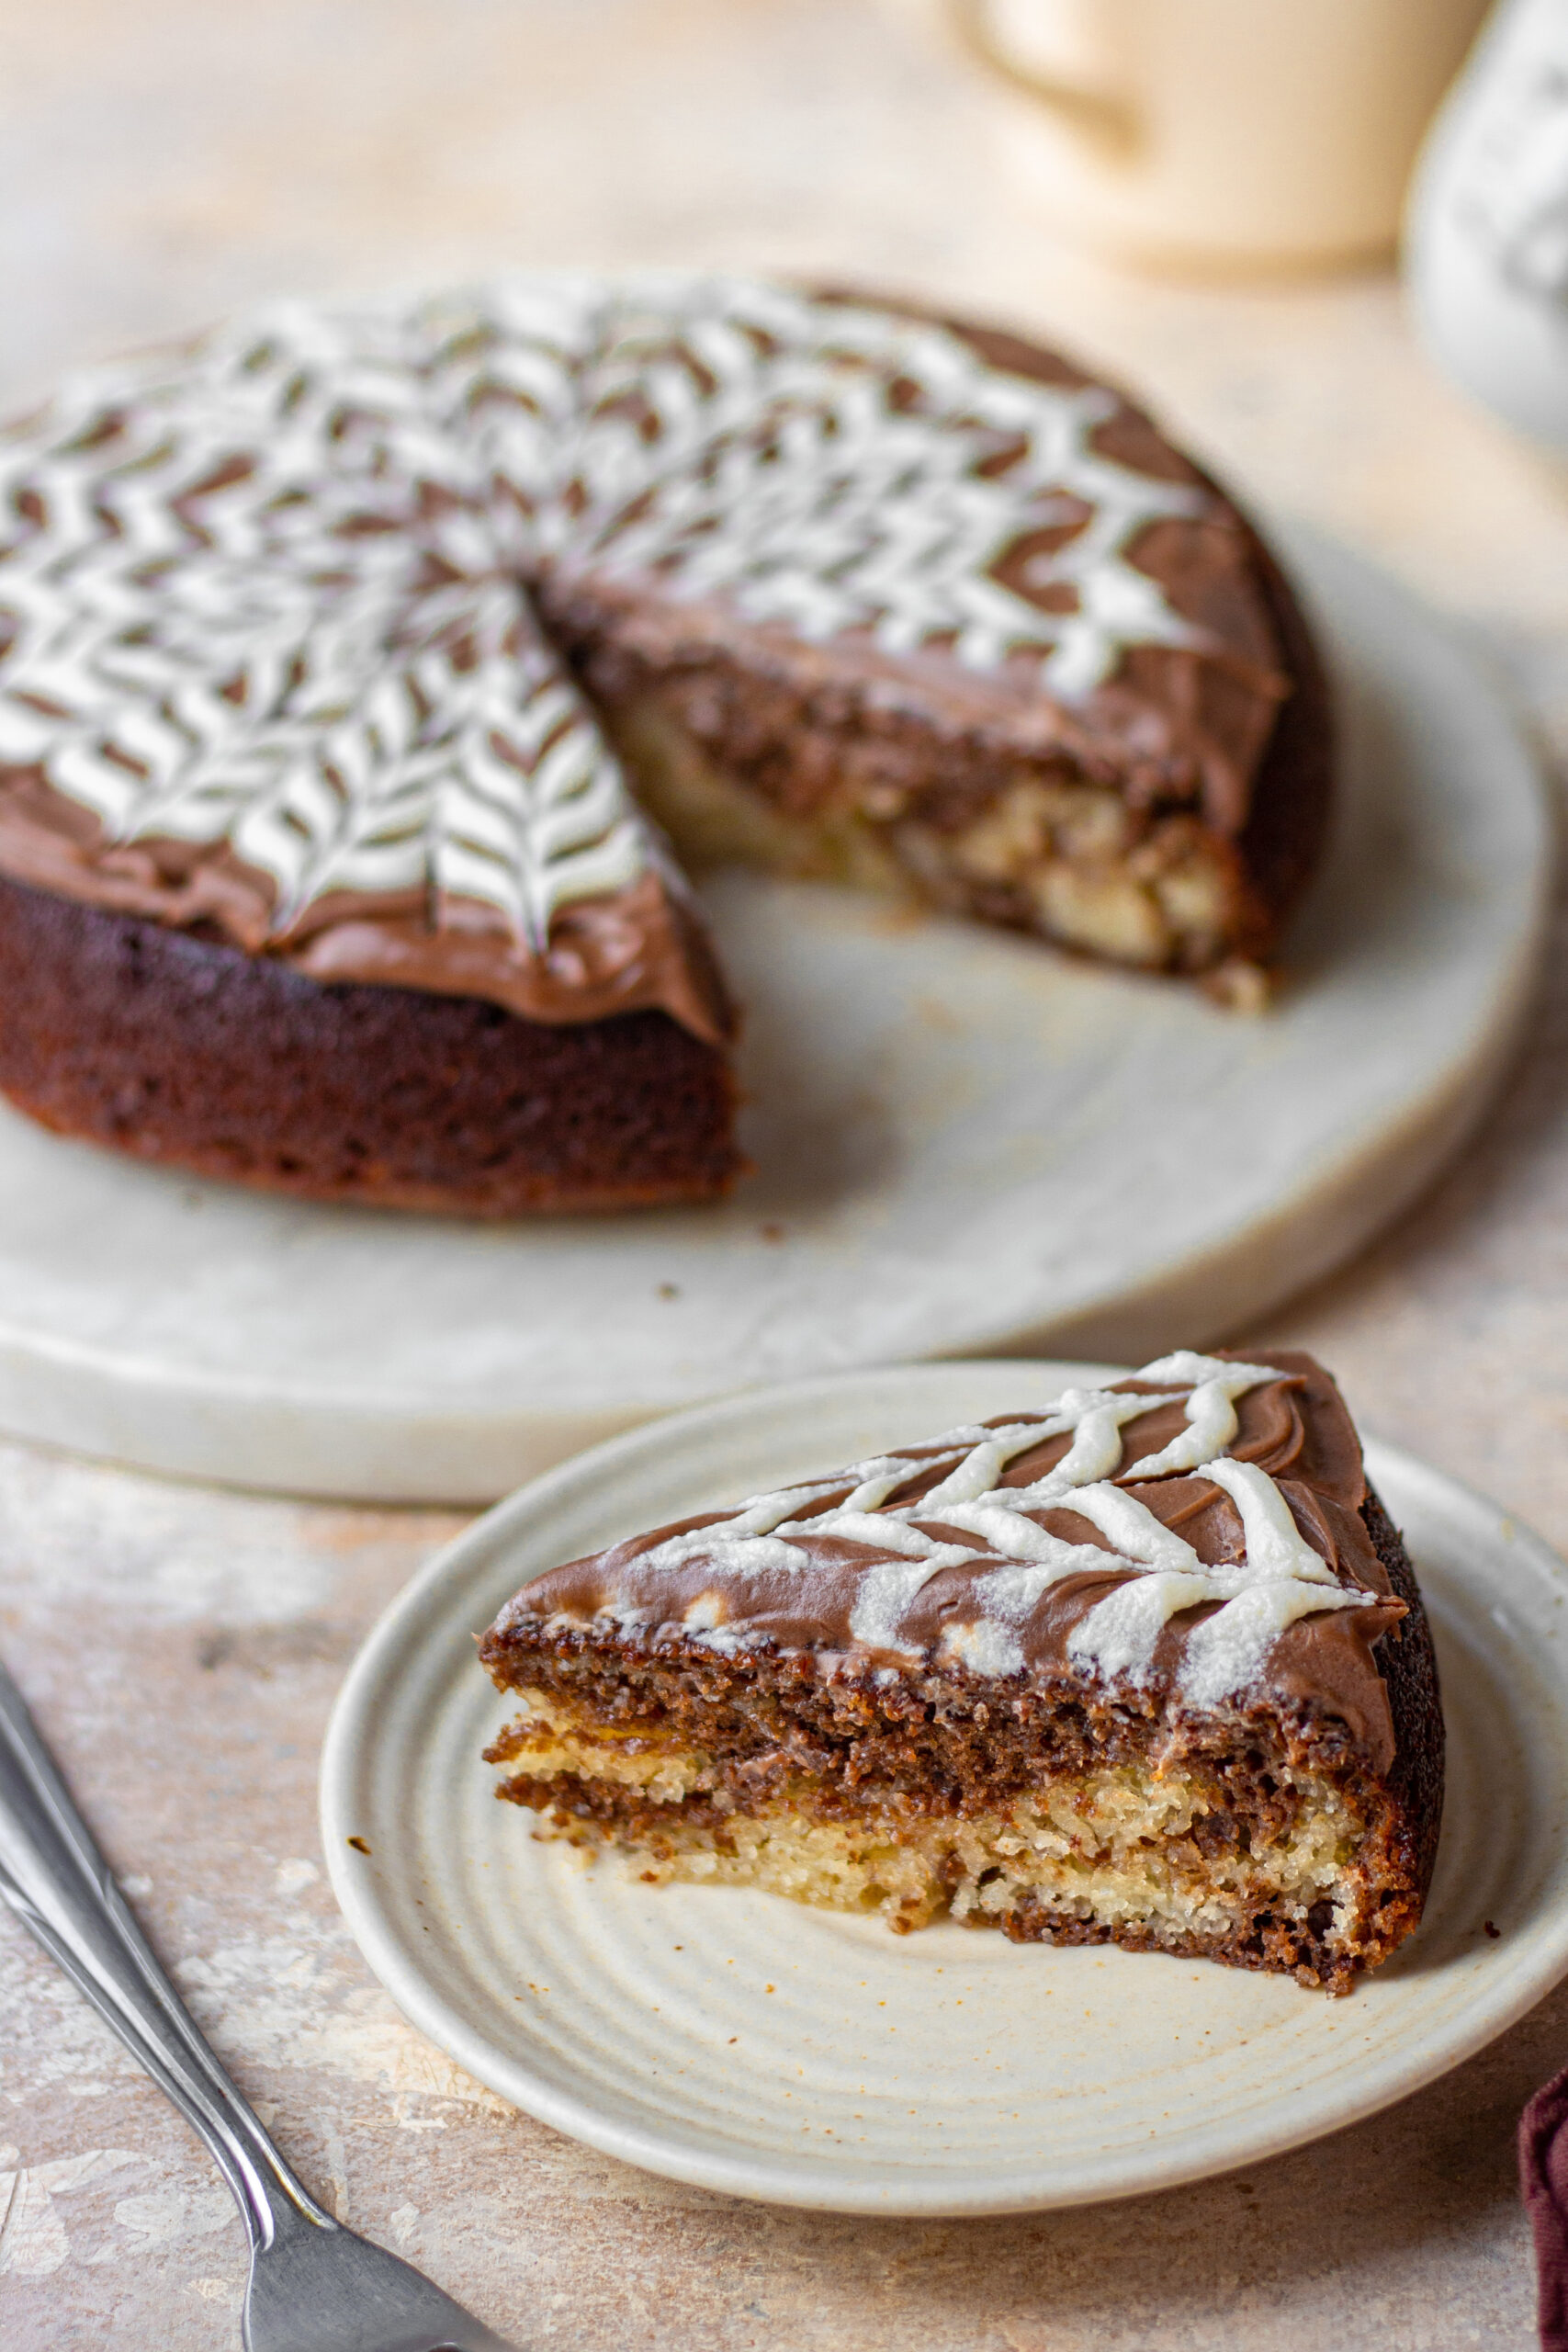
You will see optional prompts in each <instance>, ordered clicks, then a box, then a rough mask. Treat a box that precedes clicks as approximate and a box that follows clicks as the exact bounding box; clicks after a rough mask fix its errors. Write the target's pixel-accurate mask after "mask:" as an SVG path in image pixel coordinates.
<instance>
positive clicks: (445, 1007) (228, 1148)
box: [0, 876, 742, 1217]
mask: <svg viewBox="0 0 1568 2352" xmlns="http://www.w3.org/2000/svg"><path fill="white" fill-rule="evenodd" d="M0 1005H3V1006H4V1016H3V1018H0V1092H4V1093H6V1095H8V1096H9V1097H10V1099H11V1100H12V1102H14V1103H16V1104H17V1107H18V1108H19V1109H21V1110H23V1111H26V1112H28V1114H30V1115H31V1116H32V1117H33V1118H35V1119H38V1120H39V1121H41V1123H42V1124H43V1125H45V1126H48V1127H52V1128H54V1129H55V1130H56V1131H57V1132H59V1133H61V1134H64V1135H73V1136H83V1137H85V1138H86V1139H87V1140H88V1141H90V1142H94V1143H99V1144H107V1145H110V1146H112V1147H113V1148H115V1149H117V1150H119V1151H125V1152H130V1153H133V1154H134V1155H136V1156H137V1157H138V1158H140V1159H152V1160H159V1161H165V1162H168V1163H170V1164H172V1165H175V1166H178V1167H181V1168H186V1169H191V1170H195V1171H196V1172H197V1173H198V1174H201V1175H206V1176H217V1177H226V1178H230V1179H231V1180H233V1181H235V1182H241V1183H246V1184H255V1185H261V1186H265V1187H266V1188H267V1189H268V1190H271V1191H276V1192H287V1193H305V1194H309V1195H310V1196H311V1197H313V1198H315V1199H319V1200H345V1201H365V1202H374V1203H378V1204H382V1205H384V1206H389V1207H396V1208H413V1209H447V1210H452V1211H455V1212H457V1213H458V1214H462V1215H467V1216H493V1217H503V1216H518V1215H521V1214H525V1213H528V1212H539V1211H548V1210H552V1209H563V1210H565V1209H571V1210H577V1209H584V1208H603V1209H616V1208H626V1207H634V1206H637V1205H640V1204H657V1203H670V1202H679V1201H704V1200H711V1199H713V1198H715V1197H716V1196H717V1195H719V1194H721V1193H725V1192H726V1191H728V1188H729V1186H730V1185H731V1183H733V1182H734V1180H735V1178H736V1176H737V1174H738V1173H739V1169H740V1166H741V1164H742V1163H741V1161H740V1159H739V1154H738V1152H737V1149H736V1147H735V1143H734V1140H733V1136H732V1133H731V1128H732V1123H733V1117H734V1108H735V1089H734V1080H733V1079H732V1077H731V1075H730V1071H729V1068H728V1060H727V1057H726V1056H725V1055H724V1053H723V1052H721V1051H720V1050H719V1049H718V1048H716V1047H715V1046H710V1045H707V1044H705V1042H704V1041H703V1040H702V1039H701V1038H698V1037H695V1036H694V1035H692V1034H691V1033H690V1031H688V1030H686V1029H684V1028H682V1026H681V1025H680V1024H679V1023H677V1022H675V1021H672V1020H671V1018H670V1017H669V1015H668V1014H666V1013H663V1012H627V1013H617V1014H615V1015H613V1016H612V1017H611V1018H609V1019H607V1020H604V1021H595V1022H584V1023H574V1024H570V1025H562V1026H557V1025H553V1024H550V1023H538V1022H530V1021H525V1020H522V1019H520V1018H519V1017H518V1016H517V1015H516V1014H515V1013H512V1012H506V1011H505V1010H504V1009H503V1008H502V1007H501V1006H500V1005H496V1004H491V1003H488V1002H486V1001H483V1000H482V999H480V998H478V997H458V996H435V995H432V994H428V993H426V992H424V991H423V990H418V989H396V988H378V987H370V986H366V985H363V984H361V983H358V982H344V983H332V984H325V983H322V982H321V981H318V980H313V979H310V978H308V977H307V976H306V975H304V974H302V973H299V972H296V971H292V970H290V969H289V968H288V967H286V966H285V965H282V964H280V963H277V962H276V961H273V960H271V959H269V958H267V957H265V956H246V955H244V954H243V953H242V952H241V951H240V950H239V949H238V948H234V947H231V946H228V945H226V944H223V943H221V942H220V941H217V940H214V939H209V938H204V937H201V936H199V935H197V934H195V933H190V932H183V931H174V930H170V929H167V928H165V927H164V926H163V925H161V924H159V923H155V922H144V921H142V920H141V918H139V917H136V916H131V915H122V914H116V913H111V912H107V911H105V910H100V909H97V908H93V907H88V906H85V905H82V904H81V903H79V902H78V901H76V900H74V899H63V898H60V897H57V896H55V895H54V894H53V893H51V892H49V891H44V890H34V889H29V888H26V887H24V886H23V885H22V884H20V883H17V882H12V881H9V880H7V879H6V878H5V877H3V876H0Z"/></svg>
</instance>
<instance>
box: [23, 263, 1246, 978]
mask: <svg viewBox="0 0 1568 2352" xmlns="http://www.w3.org/2000/svg"><path fill="white" fill-rule="evenodd" d="M1113 406H1114V402H1113V401H1112V400H1111V395H1109V394H1107V393H1103V392H1100V391H1099V390H1092V389H1091V390H1063V389H1059V388H1056V387H1053V386H1050V385H1044V384H1038V383H1034V382H1032V381H1027V380H1025V379H1022V378H1021V377H1016V376H1010V375H1007V374H1004V373H1002V372H1000V371H999V370H998V369H997V368H992V367H989V366H987V364H986V363H985V362H984V361H982V360H981V359H980V358H978V357H977V356H976V354H975V353H974V352H973V351H972V350H971V349H970V348H969V347H968V346H967V345H964V343H963V342H961V341H960V339H959V338H958V337H957V336H955V335H953V334H949V333H947V332H946V331H945V330H943V329H942V328H939V327H934V326H931V325H928V324H923V323H919V322H909V321H908V320H900V319H897V318H896V317H893V316H891V315H890V314H887V313H885V312H882V311H875V310H872V309H864V308H858V307H854V306H850V305H839V304H829V303H822V302H818V301H813V300H808V299H807V298H806V297H804V296H801V295H797V294H794V293H790V292H787V291H784V290H783V289H780V288H773V287H768V286H763V285H758V284H754V283H751V282H750V281H743V280H737V279H727V278H704V279H695V278H690V277H669V278H646V279H642V280H638V281H636V282H627V283H616V282H614V281H602V280H595V279H591V278H575V277H560V278H516V279H511V280H502V281H499V282H498V283H496V284H494V285H492V286H489V287H485V288H480V289H479V290H478V291H477V292H475V293H473V294H466V295H461V296H457V297H454V298H450V299H443V300H438V301H434V302H427V303H424V304H422V305H417V306H413V307H410V308H407V309H403V310H397V309H380V310H375V309H367V310H363V311H323V310H315V309H312V308H309V307H306V306H302V305H278V306H274V307H272V308H270V309H267V310H265V311H258V312H256V313H254V314H253V315H251V316H249V317H247V318H245V319H243V320H241V321H240V322H238V323H237V324H235V325H234V326H232V327H231V328H229V329H227V330H225V331H223V332H221V333H220V334H215V335H213V336H212V337H210V338H209V340H207V341H206V342H204V343H203V344H201V345H197V346H196V347H195V348H194V349H192V350H190V351H187V352H186V353H183V354H180V355H177V356H175V357H173V358H171V357H169V356H166V355H164V356H155V357H152V358H150V359H143V360H139V361H134V362H125V363H121V364H120V365H118V367H113V368H105V369H100V370H97V371H95V372H92V373H89V374H85V375H83V376H80V377H78V378H76V379H73V380H72V381H71V382H69V383H68V384H67V385H66V386H65V387H64V388H63V390H62V392H61V393H60V395H59V397H58V398H57V400H56V401H54V402H53V403H52V404H51V407H50V408H49V409H48V410H47V411H46V412H45V413H43V414H42V415H41V416H40V417H39V418H37V419H34V420H31V421H29V422H28V424H24V425H23V426H21V427H19V428H17V429H16V430H14V431H13V432H12V433H11V434H10V435H7V436H6V437H4V438H3V439H0V766H6V765H9V766H12V767H21V768H27V767H31V766H33V765H35V764H36V765H39V766H41V767H42V769H43V770H44V772H45V774H46V775H47V777H48V780H49V781H50V782H51V784H52V785H53V786H55V788H56V789H57V790H59V791H60V792H62V793H63V794H64V795H66V796H67V797H69V798H70V799H72V800H73V801H75V802H77V803H78V804H79V805H80V806H82V807H83V808H85V809H88V810H90V811H91V812H92V814H93V815H94V816H95V817H96V819H97V820H99V821H100V823H101V825H102V828H103V830H104V832H105V834H106V835H107V838H108V840H109V841H110V842H138V841H147V840H152V839H156V838H167V837H172V838H173V839H175V840H178V841H181V842H192V843H197V844H206V843H219V842H227V843H228V844H229V845H230V846H231V848H232V849H233V851H234V852H235V853H236V854H237V855H238V856H239V857H240V858H241V859H243V861H244V862H245V864H246V865H249V866H252V867H254V868H256V869H258V870H259V871H260V872H261V873H263V874H264V875H265V876H267V877H268V879H269V881H270V883H271V885H272V888H273V892H274V898H275V919H274V926H273V927H274V931H275V933H278V934H283V933H287V932H288V930H289V929H290V928H291V927H293V926H297V925H298V924H299V922H300V921H301V919H302V918H303V917H304V916H306V914H307V913H308V910H310V907H311V906H312V905H313V904H314V903H316V902H318V901H320V900H321V899H323V898H324V897H325V896H327V895H328V894H329V893H334V892H339V891H355V892H364V893H372V894H381V893H390V894H393V895H394V896H398V895H403V894H408V895H411V896H412V897H413V898H414V899H416V900H417V899H419V898H420V897H421V896H422V895H423V899H424V901H425V903H426V905H427V907H428V909H429V911H430V916H431V920H432V921H433V922H438V921H439V920H440V913H441V908H442V905H443V903H444V902H445V901H446V900H449V899H464V900H469V901H478V902H479V903H480V904H482V905H484V906H486V907H489V908H491V909H492V910H495V911H496V912H498V913H499V914H500V915H501V916H502V918H503V919H504V922H505V923H506V924H507V925H508V926H509V927H510V929H511V930H512V932H513V933H514V935H515V937H516V939H517V940H518V942H519V943H521V944H523V945H524V946H525V947H526V948H527V949H529V950H530V951H532V952H535V953H539V952H542V951H543V949H544V947H545V945H546V944H547V939H548V934H549V927H550V922H551V919H552V917H553V916H554V914H555V913H556V911H557V910H558V909H560V908H561V907H563V906H566V905H569V904H570V903H572V902H574V901H577V900H581V899H587V898H592V897H597V896H602V895H605V894H611V893H615V892H616V891H618V890H622V889H625V888H626V887H628V886H629V884H631V883H632V882H633V881H635V880H636V879H637V876H639V875H641V874H642V873H644V872H645V871H646V870H647V869H648V868H649V865H650V863H656V862H657V859H658V851H657V845H656V843H655V842H654V841H653V838H652V836H651V835H650V833H649V829H648V827H647V826H646V824H645V823H644V821H643V820H642V819H641V818H640V816H639V815H638V813H637V809H636V806H635V803H634V802H633V801H632V799H631V797H629V795H628V793H627V790H626V782H625V778H624V776H623V775H622V772H621V769H620V767H619V765H618V763H617V762H616V760H615V756H614V754H613V752H611V751H610V749H609V747H608V745H607V744H606V742H605V741H604V737H603V735H602V734H601V732H600V730H599V728H598V726H597V724H596V722H595V719H594V717H593V714H592V710H591V709H590V708H589V707H588V706H587V704H586V703H585V702H584V700H583V698H582V697H581V695H580V693H579V692H578V690H577V688H576V686H575V685H574V684H573V683H572V681H571V679H570V676H569V674H568V673H567V672H566V670H565V668H564V667H563V665H562V663H561V662H560V660H559V658H558V656H557V654H556V653H555V651H554V650H553V649H552V648H551V646H550V644H549V642H548V640H547V636H546V635H545V633H544V632H543V631H542V629H541V628H540V625H539V622H538V619H537V617H536V612H535V609H534V603H533V598H532V594H531V583H532V582H536V580H537V579H538V578H539V576H540V575H541V573H542V572H543V571H545V570H547V569H548V570H552V571H555V572H556V573H558V574H559V575H560V576H561V577H563V578H564V579H566V580H567V581H569V582H570V577H571V575H572V574H573V572H574V571H586V572H590V573H592V574H593V575H594V576H595V577H598V578H603V579H608V580H610V581H612V582H630V581H636V580H642V581H644V582H646V581H648V580H649V578H650V577H656V579H657V582H658V583H659V586H660V593H661V594H663V595H665V596H667V597H669V598H671V599H673V600H675V601H676V602H677V603H685V604H688V605H693V606H695V605H699V604H701V603H702V602H703V601H704V600H714V599H717V600H719V601H720V602H721V603H722V604H723V605H724V607H725V609H726V610H727V611H730V612H734V613H737V614H739V616H740V617H741V618H742V619H743V620H745V621H747V622H750V623H753V624H756V625H759V626H762V627H770V626H772V627H777V628H784V629H787V630H788V631H790V632H791V633H792V634H793V635H794V636H795V637H796V638H798V639H807V640H810V641H824V640H827V639H832V638H837V637H841V636H844V635H845V634H852V635H855V636H857V637H858V638H860V639H863V640H865V641H867V642H869V643H870V644H871V645H873V646H874V647H875V648H876V649H878V650H880V651H882V652H884V653H886V654H887V655H890V656H900V655H907V654H908V653H910V652H911V651H914V650H919V648H921V647H923V646H926V645H929V644H932V643H938V642H940V644H941V645H942V647H943V648H944V649H945V650H947V651H948V652H949V653H950V654H951V655H952V657H953V659H954V660H956V662H958V663H960V664H962V665H966V666H967V667H969V668H970V669H972V670H974V671H976V672H995V671H996V670H997V668H998V666H999V665H1001V664H1004V663H1005V662H1009V661H1010V659H1011V658H1012V657H1014V656H1015V655H1019V654H1027V655H1032V656H1033V657H1034V659H1035V661H1036V663H1037V665H1038V675H1039V679H1040V683H1041V684H1042V685H1043V688H1044V689H1045V691H1046V693H1047V694H1048V695H1053V696H1055V697H1056V698H1057V699H1058V700H1061V701H1065V702H1068V703H1071V702H1073V701H1075V700H1077V699H1081V698H1082V697H1083V696H1084V695H1088V694H1089V693H1091V692H1092V691H1093V689H1094V688H1095V687H1096V686H1097V685H1099V684H1101V683H1102V682H1103V681H1104V680H1105V679H1106V678H1108V677H1109V676H1111V674H1112V673H1113V672H1114V670H1115V669H1116V667H1117V665H1118V663H1119V662H1120V661H1121V659H1122V654H1123V652H1124V650H1126V649H1127V648H1128V647H1129V646H1132V645H1138V644H1160V645H1171V646H1191V645H1195V644H1198V643H1200V642H1201V641H1202V640H1201V639H1200V638H1199V636H1198V633H1197V632H1195V631H1194V630H1193V629H1192V628H1191V627H1190V625H1189V624H1188V623H1187V622H1186V621H1185V620H1183V619H1182V618H1181V616H1179V614H1177V613H1176V612H1175V611H1174V610H1173V609H1172V607H1171V606H1170V605H1168V602H1167V600H1166V598H1165V596H1164V594H1163V593H1162V591H1161V590H1160V588H1159V587H1158V585H1157V583H1156V582H1155V581H1153V580H1152V579H1151V578H1149V577H1148V575H1147V574H1145V573H1144V572H1142V571H1139V570H1137V568H1136V567H1135V566H1134V564H1133V563H1132V562H1131V561H1130V560H1129V550H1130V548H1132V546H1133V543H1134V540H1135V539H1136V537H1137V535H1138V533H1139V532H1140V531H1141V530H1142V529H1143V528H1144V526H1145V525H1146V524H1148V523H1151V522H1154V521H1156V520H1158V519H1159V518H1161V517H1167V516H1176V515H1187V516H1190V515H1196V514H1200V513H1201V512H1202V511H1203V507H1204V494H1203V493H1202V492H1201V491H1198V490H1195V489H1193V488H1190V487H1188V486H1186V485H1183V484H1179V483H1171V482H1168V481H1160V480H1156V479H1155V478H1154V477H1152V476H1148V475H1145V474H1142V473H1138V472H1135V471H1134V470H1132V469H1128V468H1126V467H1123V466H1120V465H1116V464H1113V463H1111V461H1110V460H1109V459H1107V458H1104V457H1102V456H1100V454H1098V452H1097V451H1096V449H1095V447H1094V446H1093V435H1094V431H1095V428H1096V426H1097V424H1099V423H1100V421H1101V420H1102V419H1103V418H1104V417H1105V416H1106V415H1107V414H1108V413H1110V412H1111V409H1112V407H1113ZM1064 525H1067V526H1073V533H1072V536H1070V537H1066V539H1065V541H1063V542H1062V543H1061V544H1052V543H1051V542H1052V536H1053V535H1055V538H1056V539H1058V540H1060V539H1061V537H1062V526H1064ZM1034 535H1041V536H1042V537H1043V540H1044V542H1045V546H1044V551H1043V552H1039V553H1036V554H1033V555H1032V556H1028V557H1026V558H1025V559H1024V560H1023V571H1022V575H1021V581H1022V591H1023V592H1021V589H1020V588H1019V587H1015V586H1010V585H1008V584H1005V583H1004V582H1003V580H1002V579H1001V578H1000V577H999V576H998V565H999V564H1000V562H1001V560H1002V559H1003V558H1004V557H1006V556H1007V555H1008V554H1009V552H1010V550H1016V549H1018V548H1020V547H1021V546H1024V547H1026V546H1027V543H1028V542H1029V540H1030V539H1031V537H1032V536H1034ZM1046 589H1050V590H1053V591H1055V592H1057V593H1056V594H1055V595H1054V596H1053V597H1052V598H1051V599H1050V600H1049V601H1050V604H1051V605H1053V606H1056V605H1065V606H1066V607H1067V609H1054V608H1053V609H1048V608H1047V605H1046V604H1044V603H1042V602H1039V601H1037V600H1036V593H1037V592H1039V591H1042V590H1046Z"/></svg>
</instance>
